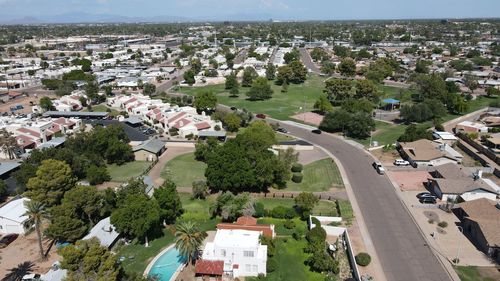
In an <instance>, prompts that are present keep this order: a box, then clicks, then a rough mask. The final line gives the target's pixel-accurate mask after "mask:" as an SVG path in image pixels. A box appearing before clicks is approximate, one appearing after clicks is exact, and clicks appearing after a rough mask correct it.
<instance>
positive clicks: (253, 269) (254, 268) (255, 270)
mask: <svg viewBox="0 0 500 281" xmlns="http://www.w3.org/2000/svg"><path fill="white" fill-rule="evenodd" d="M252 272H257V265H256V264H254V265H252Z"/></svg>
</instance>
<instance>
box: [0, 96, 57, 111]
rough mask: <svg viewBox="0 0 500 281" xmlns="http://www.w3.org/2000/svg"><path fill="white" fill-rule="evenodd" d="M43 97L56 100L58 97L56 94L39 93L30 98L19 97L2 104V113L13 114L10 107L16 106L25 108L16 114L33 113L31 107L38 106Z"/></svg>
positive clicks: (0, 105) (0, 108)
mask: <svg viewBox="0 0 500 281" xmlns="http://www.w3.org/2000/svg"><path fill="white" fill-rule="evenodd" d="M42 97H50V98H56V97H57V96H56V95H54V94H46V93H39V94H36V96H35V94H30V95H29V96H28V97H26V96H19V97H18V98H16V99H13V100H10V101H8V102H6V103H0V113H4V112H7V113H11V111H10V107H11V106H15V105H22V106H23V109H20V110H16V111H15V113H22V114H28V113H31V106H32V105H36V104H38V103H39V101H40V99H41V98H42Z"/></svg>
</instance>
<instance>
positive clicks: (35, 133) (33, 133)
mask: <svg viewBox="0 0 500 281" xmlns="http://www.w3.org/2000/svg"><path fill="white" fill-rule="evenodd" d="M17 131H18V132H21V133H24V134H28V135H31V136H35V137H39V138H40V137H42V135H40V133H38V132H37V131H33V130H30V129H27V128H19V129H17Z"/></svg>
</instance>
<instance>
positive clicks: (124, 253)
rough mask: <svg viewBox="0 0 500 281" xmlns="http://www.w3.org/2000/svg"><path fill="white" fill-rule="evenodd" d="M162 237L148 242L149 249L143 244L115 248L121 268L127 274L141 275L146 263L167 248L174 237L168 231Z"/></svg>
mask: <svg viewBox="0 0 500 281" xmlns="http://www.w3.org/2000/svg"><path fill="white" fill-rule="evenodd" d="M163 233H164V236H163V237H160V238H158V239H154V240H152V241H150V242H149V247H147V248H146V247H144V245H143V244H130V245H126V246H117V249H116V251H117V255H118V257H119V258H121V257H123V258H124V260H123V261H122V265H123V268H124V269H125V271H127V272H135V273H137V274H139V275H142V273H143V272H144V270H145V269H146V267H147V266H148V263H149V262H150V261H151V260H152V259H153V258H154V257H155V256H156V255H157V254H158V253H160V252H161V250H162V249H164V248H166V247H168V246H169V245H170V244H172V243H173V242H174V235H173V234H172V233H171V232H170V231H168V230H164V231H163Z"/></svg>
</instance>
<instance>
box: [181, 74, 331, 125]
mask: <svg viewBox="0 0 500 281" xmlns="http://www.w3.org/2000/svg"><path fill="white" fill-rule="evenodd" d="M270 84H271V85H272V89H273V90H274V94H273V97H272V98H271V99H269V100H265V101H250V100H248V99H247V96H246V92H248V90H249V89H250V88H240V96H239V97H237V98H231V97H229V93H228V92H227V91H226V90H225V89H224V84H220V85H210V86H205V87H181V88H180V92H181V93H185V94H188V95H194V96H196V94H198V93H200V92H205V91H211V92H214V93H215V94H217V98H218V102H219V103H220V104H224V105H227V106H235V107H237V108H246V109H247V110H249V111H251V112H253V113H264V114H267V115H269V116H272V117H274V118H276V119H280V120H288V119H289V117H290V116H292V115H295V114H297V113H300V112H303V111H304V108H305V110H306V111H311V110H313V105H314V103H315V102H316V99H317V98H318V97H319V96H320V95H321V94H322V93H323V89H324V87H325V84H324V82H323V78H321V77H319V76H317V75H308V78H307V80H306V82H305V83H304V84H300V85H294V84H292V85H290V86H289V88H288V92H287V93H282V92H281V86H277V85H274V83H273V82H272V81H271V82H270ZM301 107H302V110H301V109H300V108H301Z"/></svg>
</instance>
